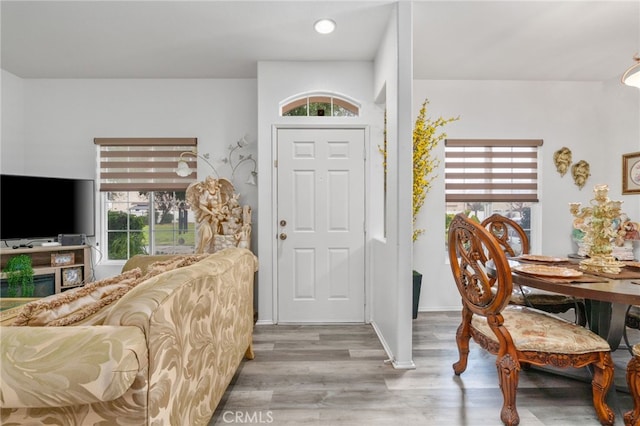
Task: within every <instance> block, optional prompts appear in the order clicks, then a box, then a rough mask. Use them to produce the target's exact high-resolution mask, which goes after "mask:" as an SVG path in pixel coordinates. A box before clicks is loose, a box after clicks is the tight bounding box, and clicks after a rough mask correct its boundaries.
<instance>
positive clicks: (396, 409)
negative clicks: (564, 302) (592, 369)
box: [209, 312, 640, 426]
mask: <svg viewBox="0 0 640 426" xmlns="http://www.w3.org/2000/svg"><path fill="white" fill-rule="evenodd" d="M459 316H460V314H459V312H429V313H420V314H419V316H418V319H416V320H414V321H413V325H414V330H413V343H414V350H413V360H414V362H415V364H416V369H415V370H405V371H402V370H395V369H394V368H393V367H392V366H391V365H389V364H388V363H385V358H386V355H385V352H384V351H383V349H382V345H381V344H380V342H379V340H378V338H377V336H376V334H375V333H374V331H373V328H372V327H371V326H369V325H306V326H304V325H274V326H264V325H261V326H256V329H255V335H254V342H255V353H256V358H255V359H254V360H252V361H244V362H243V364H242V366H241V367H240V369H239V371H238V373H237V374H236V376H235V378H234V380H233V382H232V383H231V385H230V386H229V388H228V390H227V392H226V393H225V395H224V397H223V399H222V401H221V402H220V404H219V405H218V408H217V410H216V412H215V414H214V416H213V417H212V419H211V422H210V423H209V426H214V425H229V424H271V425H366V426H377V425H385V426H388V425H393V426H408V425H438V426H440V425H454V426H455V425H461V426H492V425H501V424H502V423H501V422H500V417H499V412H500V407H501V404H502V395H501V393H500V390H499V388H498V382H497V376H496V369H495V363H494V360H495V358H494V357H493V356H491V355H489V354H487V353H486V352H484V351H483V350H481V349H480V348H479V347H478V346H477V345H476V344H475V343H473V342H472V346H471V353H470V356H469V365H468V368H467V371H465V372H464V373H463V374H462V375H461V376H459V377H458V376H456V375H455V374H454V373H453V369H452V367H451V365H452V364H453V363H454V362H455V361H457V359H458V353H457V349H456V345H455V331H456V328H457V326H458V324H459ZM631 338H632V339H636V340H634V341H635V342H640V334H638V333H634V334H633V335H632V336H631ZM629 357H630V355H629V353H628V352H627V350H626V348H624V347H621V348H620V349H618V350H617V351H615V352H614V358H615V362H616V383H617V384H618V385H619V386H624V382H625V379H624V369H625V367H626V363H627V361H628V359H629ZM578 373H580V372H578ZM609 404H610V405H611V406H612V407H613V408H614V409H615V411H616V423H615V424H616V425H622V424H623V422H622V413H623V412H624V411H627V410H629V409H630V407H631V400H630V398H629V395H628V394H626V393H625V392H622V391H617V392H610V395H609ZM518 412H519V414H520V419H521V422H520V424H521V425H523V426H528V425H532V426H539V425H548V426H571V425H580V426H589V425H598V424H599V422H598V421H597V418H596V416H595V412H594V410H593V407H592V405H591V386H590V384H589V383H584V382H582V381H579V380H576V379H571V378H568V377H563V376H559V375H557V374H553V373H549V372H545V371H541V370H527V371H523V372H522V373H521V375H520V384H519V390H518Z"/></svg>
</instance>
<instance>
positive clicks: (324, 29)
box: [313, 18, 336, 34]
mask: <svg viewBox="0 0 640 426" xmlns="http://www.w3.org/2000/svg"><path fill="white" fill-rule="evenodd" d="M313 28H315V30H316V32H318V33H320V34H331V33H332V32H333V30H335V29H336V22H335V21H334V20H333V19H327V18H324V19H319V20H317V21H316V23H315V24H313Z"/></svg>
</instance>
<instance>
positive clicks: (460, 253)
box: [449, 214, 513, 323]
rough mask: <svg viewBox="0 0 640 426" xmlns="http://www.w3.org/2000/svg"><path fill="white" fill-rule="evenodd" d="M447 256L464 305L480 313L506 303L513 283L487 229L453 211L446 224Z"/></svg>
mask: <svg viewBox="0 0 640 426" xmlns="http://www.w3.org/2000/svg"><path fill="white" fill-rule="evenodd" d="M488 259H491V262H492V268H491V269H492V273H491V274H490V273H489V271H488V269H487V263H488ZM449 260H450V263H451V270H452V272H453V277H454V279H455V281H456V285H457V287H458V291H459V292H460V296H462V302H463V304H464V306H466V307H467V308H468V309H469V310H470V311H471V312H473V313H475V314H479V315H482V316H496V315H498V314H500V311H502V309H504V307H505V306H506V305H507V304H508V303H509V300H510V298H511V291H512V289H513V283H512V281H511V268H510V267H509V262H508V260H507V258H506V256H505V253H504V251H503V249H502V247H501V245H499V244H498V241H497V240H496V239H495V238H494V237H492V236H491V234H490V233H489V231H487V230H486V229H485V228H484V227H483V226H482V225H481V224H477V223H475V222H473V221H471V220H469V219H467V217H466V216H464V215H463V214H458V215H456V216H455V217H454V219H453V221H452V222H451V225H450V227H449ZM497 323H501V320H500V321H497Z"/></svg>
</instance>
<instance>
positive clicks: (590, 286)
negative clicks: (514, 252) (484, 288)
mask: <svg viewBox="0 0 640 426" xmlns="http://www.w3.org/2000/svg"><path fill="white" fill-rule="evenodd" d="M509 263H510V266H511V271H512V281H513V284H514V289H515V291H518V287H517V286H525V287H531V288H536V289H539V290H545V291H549V292H553V293H560V294H565V295H568V296H574V297H578V298H582V299H584V301H585V306H586V310H587V326H588V327H589V329H591V330H592V331H593V332H595V333H597V334H598V335H599V336H601V337H603V338H604V339H606V340H607V342H608V343H609V345H610V347H611V350H616V349H618V347H619V345H620V341H621V339H622V335H623V332H624V327H625V319H626V315H627V311H628V309H629V307H630V306H631V305H640V262H622V263H623V264H624V266H623V267H622V268H621V271H620V273H618V274H612V273H605V272H592V271H583V270H581V269H580V258H574V257H554V256H544V255H522V256H520V257H516V258H511V259H510V260H509ZM524 294H525V298H526V291H525V292H524Z"/></svg>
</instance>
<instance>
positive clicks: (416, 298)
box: [413, 271, 422, 319]
mask: <svg viewBox="0 0 640 426" xmlns="http://www.w3.org/2000/svg"><path fill="white" fill-rule="evenodd" d="M421 287H422V274H421V273H420V272H418V271H413V319H416V318H418V304H419V303H420V288H421Z"/></svg>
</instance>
